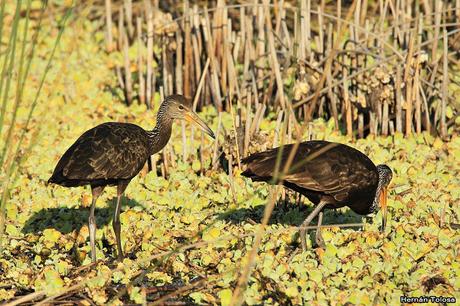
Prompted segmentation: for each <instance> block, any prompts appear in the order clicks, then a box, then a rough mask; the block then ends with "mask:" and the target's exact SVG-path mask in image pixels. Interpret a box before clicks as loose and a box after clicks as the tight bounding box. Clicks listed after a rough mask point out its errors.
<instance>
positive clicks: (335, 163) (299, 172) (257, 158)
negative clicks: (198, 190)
mask: <svg viewBox="0 0 460 306" xmlns="http://www.w3.org/2000/svg"><path fill="white" fill-rule="evenodd" d="M293 146H294V145H292V144H291V145H285V146H284V147H282V152H281V153H280V154H281V160H280V169H281V170H282V169H283V167H284V165H285V164H286V163H287V160H288V156H289V154H290V152H291V149H292V148H293ZM279 151H280V148H275V149H271V150H268V151H265V152H261V153H257V154H253V155H251V156H249V157H247V158H245V159H243V160H242V162H243V164H245V165H246V167H247V168H246V170H245V171H244V172H243V173H242V175H244V176H246V177H249V178H251V179H252V180H254V181H265V182H280V183H282V184H283V185H284V186H286V187H288V188H290V189H293V190H295V191H297V192H299V193H301V194H302V195H304V196H306V197H307V198H308V199H309V200H310V201H312V202H313V203H314V204H315V205H317V207H316V208H315V210H314V211H313V212H312V213H311V214H310V215H309V216H308V217H307V219H306V220H305V222H304V223H303V224H302V226H303V227H305V226H307V225H308V223H310V222H311V220H312V219H313V218H314V217H315V216H316V215H317V214H318V213H319V214H320V215H319V222H318V229H319V226H320V223H321V220H322V209H323V208H340V207H343V206H348V207H350V208H351V209H352V210H353V211H354V212H356V213H358V214H361V215H367V214H370V213H373V212H374V211H376V210H377V209H378V205H379V201H380V202H381V203H380V204H381V206H382V208H383V209H384V211H385V210H386V187H387V186H388V184H389V182H390V180H391V177H392V172H391V170H390V168H389V167H388V166H386V165H378V166H375V165H374V163H373V162H372V161H371V160H370V159H369V158H368V157H367V156H366V155H364V154H363V153H361V152H360V151H358V150H356V149H354V148H352V147H349V146H346V145H344V144H339V143H331V142H327V141H320V140H315V141H307V142H303V143H300V145H299V147H298V149H297V151H296V153H295V156H294V159H293V162H292V164H291V167H290V168H289V170H288V172H287V173H286V174H284V175H280V176H279V177H280V179H276V178H274V177H273V175H274V171H275V165H276V159H277V156H278V152H279ZM381 197H382V198H381ZM384 225H385V220H384V222H383V227H384ZM300 233H301V239H302V241H301V242H302V245H303V246H304V248H305V231H301V232H300ZM319 235H320V234H319V230H317V241H318V242H320V241H321V238H320V236H319Z"/></svg>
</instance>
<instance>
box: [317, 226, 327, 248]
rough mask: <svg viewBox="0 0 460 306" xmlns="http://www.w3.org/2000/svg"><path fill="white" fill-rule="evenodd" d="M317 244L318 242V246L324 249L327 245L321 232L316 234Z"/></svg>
mask: <svg viewBox="0 0 460 306" xmlns="http://www.w3.org/2000/svg"><path fill="white" fill-rule="evenodd" d="M315 242H316V245H317V246H318V247H320V248H322V249H324V248H325V247H326V243H325V242H324V239H323V235H321V231H320V230H317V232H316V236H315Z"/></svg>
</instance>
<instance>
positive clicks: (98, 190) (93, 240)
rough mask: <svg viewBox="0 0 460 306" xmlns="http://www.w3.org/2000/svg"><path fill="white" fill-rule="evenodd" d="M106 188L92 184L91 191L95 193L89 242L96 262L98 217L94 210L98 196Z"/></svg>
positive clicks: (89, 221) (89, 225) (92, 256)
mask: <svg viewBox="0 0 460 306" xmlns="http://www.w3.org/2000/svg"><path fill="white" fill-rule="evenodd" d="M103 190H104V186H91V193H92V194H93V201H92V203H91V210H90V212H89V218H88V227H89V242H90V245H91V261H92V262H93V263H95V262H96V218H95V216H94V210H95V209H96V201H97V198H99V196H100V195H101V193H102V191H103Z"/></svg>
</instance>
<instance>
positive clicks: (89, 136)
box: [56, 123, 148, 180]
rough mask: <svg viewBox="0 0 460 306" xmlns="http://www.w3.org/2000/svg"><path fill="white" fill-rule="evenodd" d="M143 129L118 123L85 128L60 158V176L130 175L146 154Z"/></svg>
mask: <svg viewBox="0 0 460 306" xmlns="http://www.w3.org/2000/svg"><path fill="white" fill-rule="evenodd" d="M142 132H143V130H142V129H141V128H140V127H137V126H135V125H130V124H120V123H104V124H101V125H99V126H96V127H94V128H92V129H90V130H88V131H87V132H85V133H84V134H83V135H81V136H80V138H79V139H77V141H76V142H75V143H74V144H73V145H72V146H71V147H70V148H69V150H67V152H66V153H65V154H64V155H63V157H62V158H61V161H62V165H61V167H62V174H63V176H64V177H66V178H67V179H73V180H95V179H129V178H132V177H133V176H135V175H136V174H137V173H138V171H139V170H140V168H141V167H142V166H143V165H144V164H145V161H146V159H147V157H148V147H147V146H146V143H145V139H144V138H145V137H143V135H142ZM61 161H60V162H59V163H58V166H57V167H56V168H58V167H59V166H60V165H59V164H60V163H61Z"/></svg>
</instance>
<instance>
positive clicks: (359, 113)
mask: <svg viewBox="0 0 460 306" xmlns="http://www.w3.org/2000/svg"><path fill="white" fill-rule="evenodd" d="M162 3H163V2H162ZM214 4H215V5H214V6H209V5H207V4H206V3H205V4H203V3H200V2H198V3H193V2H190V1H184V2H183V5H177V4H176V5H172V6H170V7H167V5H165V4H164V3H163V5H162V6H160V4H159V2H158V1H153V2H150V1H144V2H141V1H139V2H137V1H131V0H124V1H112V0H106V1H105V8H106V10H105V20H104V22H105V26H106V41H107V51H108V52H111V53H114V58H117V59H118V60H115V61H114V67H113V70H114V73H116V75H117V77H118V81H119V87H120V88H121V89H122V90H123V95H122V98H123V100H124V101H125V103H127V104H131V103H145V104H147V106H149V107H153V106H154V104H155V103H159V102H160V101H159V99H155V98H154V97H155V95H158V96H159V97H163V96H165V95H169V94H172V93H183V94H184V95H185V96H187V97H189V98H192V99H193V98H195V106H196V107H197V108H198V109H200V108H201V107H203V106H204V105H208V104H212V105H214V106H215V107H216V109H217V110H218V111H219V112H220V111H227V112H233V113H234V114H235V117H236V120H235V126H236V127H242V137H243V138H244V141H243V143H244V144H249V143H250V142H251V138H252V137H253V135H255V134H256V132H257V126H258V122H259V121H260V119H261V118H262V117H263V116H266V115H267V114H269V113H271V112H272V113H276V114H278V116H280V118H281V119H282V120H288V129H287V134H288V137H289V139H290V137H294V138H295V137H303V135H296V134H295V133H293V131H298V130H299V127H300V125H301V123H302V122H303V123H305V122H310V121H311V120H312V119H313V118H324V119H326V120H330V119H331V120H333V121H334V124H335V129H337V130H340V131H342V132H344V133H346V134H348V135H350V136H355V137H359V138H362V137H365V136H367V135H368V134H373V135H391V134H394V133H395V132H400V133H404V134H405V135H406V136H409V135H411V134H414V133H421V132H422V131H428V132H429V133H432V134H436V135H441V136H442V137H447V135H448V129H449V128H450V127H452V126H454V123H455V122H454V121H455V118H456V115H457V112H458V102H456V101H455V96H454V95H453V94H454V92H456V90H458V89H457V87H458V82H459V80H458V77H457V78H456V77H455V75H456V71H453V70H452V69H451V66H450V65H449V63H450V62H454V63H457V62H458V58H459V56H458V46H460V33H459V32H460V30H459V21H458V20H460V1H458V0H457V1H449V2H446V1H427V0H426V1H411V0H401V1H385V0H379V1H366V0H357V1H354V2H353V4H351V3H350V2H343V1H337V2H335V1H333V2H327V1H309V0H299V1H257V0H256V1H250V2H249V3H239V4H232V3H230V2H225V1H223V0H219V1H217V2H216V3H214ZM351 10H352V11H351ZM347 13H350V14H349V16H350V17H351V18H348V19H347V18H345V16H346V14H347ZM449 84H451V85H449ZM449 93H450V94H449ZM233 108H234V109H233ZM246 151H247V150H246V148H245V150H244V152H246Z"/></svg>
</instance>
